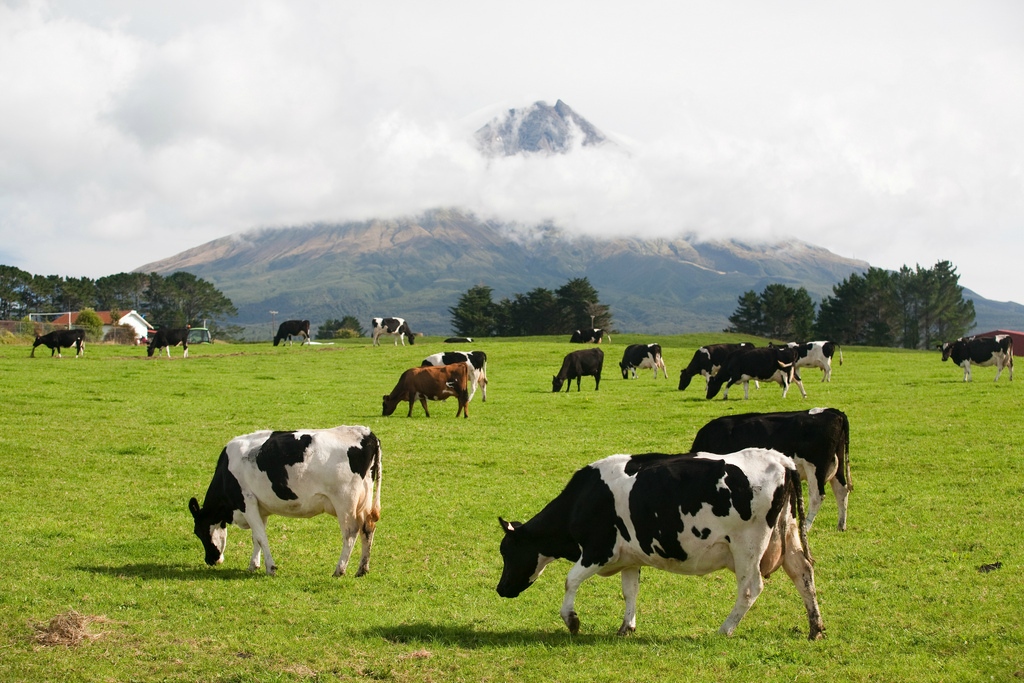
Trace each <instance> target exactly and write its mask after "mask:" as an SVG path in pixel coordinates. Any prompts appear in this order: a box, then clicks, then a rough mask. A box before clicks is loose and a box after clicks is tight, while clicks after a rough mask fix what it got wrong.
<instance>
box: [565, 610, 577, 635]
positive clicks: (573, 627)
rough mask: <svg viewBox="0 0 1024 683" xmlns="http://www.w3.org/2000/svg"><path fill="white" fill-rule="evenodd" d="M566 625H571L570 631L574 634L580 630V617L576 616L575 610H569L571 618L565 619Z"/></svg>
mask: <svg viewBox="0 0 1024 683" xmlns="http://www.w3.org/2000/svg"><path fill="white" fill-rule="evenodd" d="M565 625H566V626H568V627H569V633H571V634H573V635H576V634H577V633H579V632H580V618H579V617H578V616H576V613H575V612H569V618H568V619H566V620H565Z"/></svg>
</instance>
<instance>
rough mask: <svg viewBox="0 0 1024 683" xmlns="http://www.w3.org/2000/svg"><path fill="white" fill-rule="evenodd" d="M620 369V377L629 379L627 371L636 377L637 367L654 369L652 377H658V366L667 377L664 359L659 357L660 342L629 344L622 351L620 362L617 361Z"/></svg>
mask: <svg viewBox="0 0 1024 683" xmlns="http://www.w3.org/2000/svg"><path fill="white" fill-rule="evenodd" d="M619 368H620V369H621V370H622V379H629V373H630V372H632V373H633V379H636V371H637V369H640V370H643V369H645V368H653V369H654V379H658V368H661V372H662V373H663V374H664V375H665V379H668V370H666V369H665V360H664V359H663V358H662V357H661V344H630V345H629V346H627V347H626V350H625V351H623V352H622V362H620V363H619Z"/></svg>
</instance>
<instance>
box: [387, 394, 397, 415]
mask: <svg viewBox="0 0 1024 683" xmlns="http://www.w3.org/2000/svg"><path fill="white" fill-rule="evenodd" d="M400 402H401V399H398V398H391V396H389V395H388V394H384V411H383V415H384V417H387V416H388V415H391V414H392V413H394V412H395V408H397V407H398V404H399V403H400Z"/></svg>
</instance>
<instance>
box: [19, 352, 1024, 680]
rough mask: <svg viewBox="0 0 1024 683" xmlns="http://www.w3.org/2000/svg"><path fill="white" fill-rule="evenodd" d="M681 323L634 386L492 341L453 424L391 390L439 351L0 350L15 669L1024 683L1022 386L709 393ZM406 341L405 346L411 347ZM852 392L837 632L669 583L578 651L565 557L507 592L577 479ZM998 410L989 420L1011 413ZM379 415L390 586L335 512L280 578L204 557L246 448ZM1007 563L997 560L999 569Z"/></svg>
mask: <svg viewBox="0 0 1024 683" xmlns="http://www.w3.org/2000/svg"><path fill="white" fill-rule="evenodd" d="M724 339H725V336H723V335H714V336H708V335H692V336H689V335H688V336H677V337H662V338H660V339H659V341H660V342H661V343H662V345H663V347H664V348H665V358H666V362H667V364H668V369H669V373H670V377H669V379H668V380H665V379H663V378H659V379H657V380H654V379H652V378H651V373H650V372H649V371H646V372H643V373H642V374H641V376H640V378H639V379H636V380H623V379H621V378H620V377H619V375H618V367H617V362H618V360H619V357H620V356H621V352H622V350H623V348H624V347H625V345H626V344H628V343H633V342H637V341H650V339H649V338H647V337H639V336H631V335H617V336H615V337H614V339H613V343H611V344H605V345H603V346H602V348H603V349H604V351H605V353H606V360H605V372H604V378H603V380H602V383H601V388H600V391H594V389H593V384H594V383H593V381H592V380H591V379H584V381H583V391H581V392H579V393H577V392H576V391H575V389H574V390H573V391H571V392H570V393H558V394H553V393H552V392H551V390H550V387H551V383H550V380H551V375H552V374H554V372H555V371H556V370H557V368H558V365H559V363H560V360H561V358H562V356H563V355H564V354H565V353H566V352H567V351H569V350H572V349H573V348H579V347H570V346H569V345H568V344H566V343H565V342H564V341H561V340H554V339H549V338H538V339H516V340H508V339H497V340H486V341H484V342H482V343H480V344H479V345H477V346H478V347H479V348H481V349H483V350H486V351H487V353H488V356H489V358H490V363H489V368H488V375H489V377H490V380H491V384H490V387H489V390H488V401H487V402H486V403H484V402H482V401H481V395H480V393H479V392H478V393H477V396H476V398H475V399H474V401H473V403H472V404H470V410H469V413H470V417H469V419H466V420H463V419H456V418H455V417H454V415H455V411H456V405H455V403H454V402H451V401H449V402H446V403H441V404H439V403H435V404H432V406H431V415H432V416H431V417H430V418H426V417H424V416H423V414H422V412H421V411H420V408H419V407H417V408H416V409H415V410H414V414H413V417H412V418H407V417H405V409H404V407H403V408H399V410H398V411H397V413H396V415H395V416H392V417H389V418H383V417H381V414H380V413H381V398H380V397H381V396H382V394H384V393H386V392H388V391H389V390H390V389H391V387H392V386H393V384H394V382H395V380H396V379H397V377H398V376H399V374H400V373H401V371H402V370H403V369H405V368H407V367H410V366H413V365H418V364H419V361H420V360H422V359H423V358H424V357H425V356H426V355H428V354H430V353H433V352H435V351H439V350H441V349H442V348H443V347H444V345H443V344H441V343H440V339H439V338H436V337H435V338H425V339H420V340H418V341H417V343H416V345H415V346H411V347H410V346H406V347H402V346H399V347H394V346H391V345H390V343H386V344H385V345H384V346H381V347H379V348H374V347H371V346H370V341H369V340H368V339H358V340H350V341H346V342H343V343H337V344H335V345H332V346H314V347H301V348H300V347H298V346H295V347H290V348H289V347H278V348H274V347H272V346H271V345H270V344H269V342H268V343H265V344H253V345H226V344H216V345H213V346H194V347H192V349H190V358H188V359H187V360H183V359H182V358H181V356H180V349H176V350H175V353H174V358H173V359H171V360H167V359H166V358H152V359H147V358H146V357H145V350H144V349H143V348H126V347H114V346H102V345H91V346H89V347H88V348H87V350H86V355H85V357H83V358H81V359H74V358H70V357H66V358H64V359H61V360H51V359H50V358H48V357H39V358H35V359H31V358H29V357H28V356H29V347H28V346H18V345H8V346H0V375H2V376H3V378H4V386H5V392H4V396H5V409H4V411H3V412H2V414H0V448H2V451H3V453H4V457H5V460H4V462H5V465H6V466H5V467H4V468H3V469H2V470H0V490H2V491H3V492H4V503H5V505H4V514H3V516H2V517H0V557H2V558H3V562H2V563H0V581H2V585H3V590H0V653H2V654H0V680H5V681H35V680H39V681H43V680H61V681H108V680H146V681H151V680H164V681H196V680H204V681H302V680H316V681H336V680H341V681H350V680H361V681H362V680H370V679H372V680H389V681H425V680H432V681H455V680H469V681H484V680H517V681H534V680H537V681H540V680H544V681H549V680H559V681H586V682H588V683H589V682H591V681H603V680H607V681H613V680H614V681H622V680H630V681H669V680H715V681H744V682H746V681H751V680H764V681H783V680H786V681H790V680H801V681H811V680H813V681H844V682H846V681H868V680H886V681H990V680H999V681H1008V680H1017V679H1019V677H1021V676H1022V675H1024V650H1022V649H1021V646H1020V644H1021V643H1022V642H1024V623H1022V620H1021V617H1020V606H1021V595H1022V594H1024V571H1022V566H1024V551H1022V549H1021V542H1020V541H1021V538H1024V460H1022V459H1021V453H1022V452H1024V431H1022V430H1020V429H1015V428H1012V425H1011V424H1010V423H1008V422H1007V419H1006V416H1011V417H1012V416H1015V415H1019V414H1021V413H1022V411H1024V393H1022V387H1021V378H1019V377H1018V378H1017V380H1016V381H1015V382H1013V383H1010V382H1008V381H1007V380H1006V377H1005V374H1004V378H1003V379H1002V380H1001V381H1000V382H999V383H998V384H997V383H994V382H992V378H993V377H994V374H995V372H994V370H993V369H991V368H979V369H977V370H975V371H974V377H975V381H974V382H973V383H972V384H964V383H962V382H961V381H960V380H961V376H962V373H961V372H960V370H959V369H958V368H956V367H954V366H951V365H950V364H949V363H942V362H940V360H939V357H938V355H937V353H935V352H914V351H895V350H881V349H868V348H850V347H846V348H844V349H843V357H844V364H843V365H842V366H841V367H839V366H838V365H837V367H836V368H835V370H834V372H833V380H832V382H831V383H830V384H821V383H819V382H818V380H819V379H820V373H819V372H818V371H816V370H815V371H807V372H805V379H806V386H807V389H808V392H809V393H810V397H809V398H808V399H807V400H801V399H800V398H799V394H798V392H796V391H792V392H790V395H789V397H788V398H787V399H782V398H781V391H780V390H779V388H778V387H777V386H776V385H762V387H761V389H760V390H755V389H753V388H752V389H751V395H752V396H751V399H750V400H749V401H743V400H742V398H740V397H741V396H742V392H740V391H735V392H732V395H731V398H730V400H728V401H723V400H721V399H716V400H712V401H707V400H705V399H704V398H703V397H702V396H701V394H700V391H699V389H700V386H699V385H700V384H701V382H700V381H699V380H695V381H694V383H693V384H692V385H691V387H690V388H689V389H688V390H687V391H685V392H679V391H678V390H677V388H676V387H677V383H678V374H679V370H680V369H681V367H683V366H684V365H685V364H686V363H687V362H688V360H689V358H690V356H691V355H692V353H693V351H694V349H695V348H696V347H697V346H699V345H700V344H702V343H707V342H710V341H719V340H724ZM389 341H390V340H389ZM813 406H833V407H836V408H839V409H841V410H844V411H846V412H847V414H848V415H849V417H850V423H851V429H852V444H851V457H852V469H853V481H854V484H855V489H854V491H853V493H852V495H851V499H850V512H849V530H848V531H847V532H845V533H839V532H837V531H836V530H835V525H836V508H835V501H834V499H833V498H832V495H831V493H829V494H828V495H827V497H826V500H825V503H824V505H823V506H822V510H821V512H820V514H819V516H818V518H817V520H816V522H815V526H814V529H812V531H811V535H810V545H811V550H812V552H813V554H814V556H815V559H816V565H815V571H816V580H817V585H818V590H819V601H820V604H821V609H822V614H823V617H824V620H825V625H826V629H827V638H826V639H825V640H824V641H820V642H816V643H811V642H808V641H807V640H806V639H805V638H806V628H807V624H806V618H805V615H804V611H803V607H802V604H801V601H800V599H799V596H798V594H797V592H796V591H795V589H794V588H793V586H792V585H791V584H790V583H789V581H788V579H787V578H786V577H785V576H784V575H782V574H781V573H780V574H776V575H775V576H774V577H773V578H772V579H770V580H769V581H768V582H767V585H766V588H765V591H764V592H763V593H762V595H761V596H760V598H759V599H758V601H757V603H756V605H755V606H754V608H753V609H752V610H751V611H750V612H749V613H748V614H747V615H746V617H745V618H744V620H743V621H742V622H741V623H740V625H739V628H738V629H737V632H736V634H735V635H734V636H733V637H732V638H725V637H721V636H719V635H717V633H716V631H717V628H718V626H719V625H720V624H721V622H722V621H723V620H724V619H725V617H726V615H727V614H728V612H729V610H730V609H731V607H732V603H733V600H734V599H735V581H734V579H733V576H732V575H731V574H730V573H728V572H719V573H716V574H713V575H710V576H706V577H686V576H674V575H669V574H666V573H664V572H659V571H655V570H645V571H644V573H643V580H642V582H641V588H640V597H639V614H638V618H637V632H636V634H634V635H633V636H631V637H628V638H624V639H623V638H618V637H616V636H615V631H616V629H617V628H618V625H619V623H620V620H621V617H622V609H623V606H622V599H621V596H620V586H619V581H618V579H617V578H612V579H602V578H594V579H591V580H590V581H588V582H586V583H585V584H584V585H583V587H582V588H581V590H580V593H579V597H578V600H577V609H578V611H579V614H580V618H581V620H582V630H581V633H580V635H578V636H576V637H573V636H570V635H569V633H568V632H567V631H566V629H565V627H564V626H563V625H562V623H561V620H560V618H559V616H558V608H559V604H560V602H561V598H562V591H563V585H562V583H563V580H564V577H565V574H566V572H567V570H568V568H569V565H568V563H566V562H558V563H556V564H553V565H552V566H550V567H549V568H548V569H547V571H546V572H545V573H544V575H543V576H541V577H540V579H539V580H538V581H537V583H536V585H534V586H533V587H531V588H530V589H529V590H528V591H526V592H525V593H524V594H523V595H521V596H520V597H519V598H517V599H515V600H504V599H502V598H500V597H498V595H497V593H496V592H495V586H496V584H497V581H498V577H499V575H500V572H501V559H500V556H499V554H498V543H499V541H500V539H501V531H500V529H499V528H498V524H497V517H498V515H501V516H503V517H505V518H506V519H516V520H524V519H527V518H529V517H530V516H531V515H533V514H534V513H536V512H537V511H539V510H540V508H541V507H542V506H543V505H544V504H545V503H546V502H548V501H549V500H550V499H551V498H553V497H554V496H555V495H557V493H558V492H559V491H560V490H561V488H562V487H563V486H564V484H565V483H566V482H567V481H568V478H569V476H570V475H571V473H572V472H573V471H574V470H576V469H577V468H579V467H581V466H582V465H585V464H587V463H589V462H592V461H594V460H596V459H598V458H600V457H603V456H605V455H609V454H611V453H617V452H626V453H631V452H644V451H668V452H676V451H683V450H686V449H687V447H688V445H689V443H690V441H691V440H692V438H693V435H694V433H695V432H696V430H697V429H698V428H699V427H700V426H701V425H703V424H704V423H706V422H707V421H708V420H710V419H712V418H714V417H717V416H719V415H723V414H734V413H739V412H746V411H752V410H756V411H769V410H798V409H805V408H810V407H813ZM996 406H997V407H998V408H995V407H996ZM337 424H365V425H367V426H369V427H371V428H372V429H373V430H374V431H375V432H376V433H377V435H378V436H379V437H380V439H381V442H382V444H383V449H384V467H383V473H384V480H383V482H384V485H383V517H382V519H381V521H380V525H379V527H378V531H377V537H376V543H375V545H374V548H373V557H372V561H371V572H370V574H369V575H367V576H365V577H362V578H359V579H356V578H354V577H353V576H351V575H350V576H346V577H343V578H340V579H334V578H332V577H331V572H332V571H333V567H334V564H335V562H336V561H337V557H338V553H339V551H340V538H339V533H338V527H337V524H336V523H335V522H334V520H333V519H331V518H328V517H317V518H313V519H307V520H297V519H284V518H280V517H272V518H271V519H270V522H269V525H268V527H269V530H268V534H269V538H270V544H271V546H272V548H273V551H274V556H275V559H276V561H277V564H278V574H277V576H276V577H267V576H265V575H263V574H262V573H259V574H249V573H248V572H247V571H246V567H247V565H248V561H249V553H250V550H251V540H250V535H249V532H247V531H243V530H240V529H238V528H235V527H232V528H231V529H230V533H229V538H228V549H227V552H226V561H225V563H224V564H223V565H221V566H218V567H214V568H211V567H207V566H206V565H205V564H204V563H203V554H202V549H201V546H200V543H199V541H198V540H197V539H196V538H195V537H194V536H193V535H192V519H191V517H190V515H189V513H188V511H187V509H186V503H187V501H188V499H189V497H191V496H200V497H201V496H202V494H203V493H204V492H205V490H206V487H207V485H208V484H209V480H210V476H211V475H212V473H213V468H214V464H215V462H216V459H217V456H218V454H219V452H220V450H221V448H222V447H223V445H224V443H225V442H227V440H229V439H230V438H231V437H233V436H236V435H238V434H243V433H248V432H251V431H254V430H257V429H263V428H274V429H293V428H300V427H327V426H333V425H337ZM994 562H1000V563H1001V568H999V569H996V570H995V571H991V572H989V573H981V572H979V571H978V568H979V567H980V566H982V565H987V564H991V563H994ZM72 610H74V611H75V612H77V613H79V614H81V615H85V616H87V617H91V618H95V620H94V621H92V622H91V623H90V624H89V625H88V632H89V633H91V634H92V635H93V636H95V639H94V640H90V639H86V640H84V641H83V642H82V643H81V644H79V645H76V646H64V645H43V644H40V643H39V642H37V640H36V639H35V636H36V635H37V627H38V628H43V627H45V625H46V624H48V623H49V622H50V620H51V619H52V618H54V617H56V616H59V615H66V614H68V613H69V612H71V611H72Z"/></svg>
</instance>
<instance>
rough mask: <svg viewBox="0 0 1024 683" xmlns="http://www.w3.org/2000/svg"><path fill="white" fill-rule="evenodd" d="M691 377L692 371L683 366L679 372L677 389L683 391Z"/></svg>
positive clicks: (688, 384)
mask: <svg viewBox="0 0 1024 683" xmlns="http://www.w3.org/2000/svg"><path fill="white" fill-rule="evenodd" d="M691 379H693V373H692V372H690V371H689V370H688V369H687V368H683V369H682V371H680V373H679V391H683V390H685V389H686V387H688V386H690V380H691Z"/></svg>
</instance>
